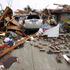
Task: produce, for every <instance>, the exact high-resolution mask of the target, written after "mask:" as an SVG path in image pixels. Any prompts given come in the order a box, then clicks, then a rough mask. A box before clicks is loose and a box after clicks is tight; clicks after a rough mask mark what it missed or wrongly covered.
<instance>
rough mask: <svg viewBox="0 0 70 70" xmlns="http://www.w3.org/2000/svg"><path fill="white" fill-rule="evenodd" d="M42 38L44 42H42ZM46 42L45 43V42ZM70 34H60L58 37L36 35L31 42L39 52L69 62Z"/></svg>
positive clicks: (59, 60)
mask: <svg viewBox="0 0 70 70" xmlns="http://www.w3.org/2000/svg"><path fill="white" fill-rule="evenodd" d="M43 40H44V42H42V41H43ZM45 42H46V43H45ZM69 42H70V35H69V34H62V35H60V36H59V37H58V38H55V37H54V38H49V37H39V38H38V37H36V38H35V39H34V41H33V42H32V43H31V45H33V46H34V47H37V48H39V50H40V51H41V52H46V53H47V54H49V55H50V54H54V55H56V60H57V61H58V62H62V60H63V59H65V60H66V62H67V63H69V64H70V43H69Z"/></svg>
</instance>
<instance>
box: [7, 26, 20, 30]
mask: <svg viewBox="0 0 70 70" xmlns="http://www.w3.org/2000/svg"><path fill="white" fill-rule="evenodd" d="M7 29H10V30H11V29H12V30H19V31H21V29H20V28H19V27H18V26H13V25H12V26H7Z"/></svg>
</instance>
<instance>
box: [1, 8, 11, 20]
mask: <svg viewBox="0 0 70 70" xmlns="http://www.w3.org/2000/svg"><path fill="white" fill-rule="evenodd" d="M11 14H12V10H11V9H10V8H9V7H6V9H5V10H4V13H3V14H2V16H1V17H0V20H3V19H4V18H5V17H6V16H7V15H8V16H11Z"/></svg>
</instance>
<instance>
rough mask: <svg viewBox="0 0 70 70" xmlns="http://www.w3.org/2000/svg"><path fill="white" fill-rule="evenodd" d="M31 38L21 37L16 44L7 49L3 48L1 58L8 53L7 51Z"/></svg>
mask: <svg viewBox="0 0 70 70" xmlns="http://www.w3.org/2000/svg"><path fill="white" fill-rule="evenodd" d="M28 39H29V37H25V38H21V39H20V40H19V41H17V42H16V43H15V45H14V46H12V47H10V48H7V49H5V50H3V51H2V52H1V54H0V58H1V57H2V56H4V55H6V54H7V53H9V52H10V51H12V50H14V49H15V48H16V47H18V46H19V45H21V44H23V43H24V42H25V41H27V40H28Z"/></svg>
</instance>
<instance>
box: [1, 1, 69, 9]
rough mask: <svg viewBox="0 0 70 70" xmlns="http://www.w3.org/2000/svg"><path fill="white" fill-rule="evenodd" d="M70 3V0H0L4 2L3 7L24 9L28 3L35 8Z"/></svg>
mask: <svg viewBox="0 0 70 70" xmlns="http://www.w3.org/2000/svg"><path fill="white" fill-rule="evenodd" d="M54 3H56V4H69V5H70V0H0V4H2V8H3V9H4V8H5V7H6V6H8V5H9V6H10V5H11V8H12V9H13V10H16V9H23V8H24V7H26V6H27V5H29V6H30V7H31V8H33V9H39V10H40V9H43V8H46V7H48V8H56V6H53V4H54ZM0 9H1V8H0Z"/></svg>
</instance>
